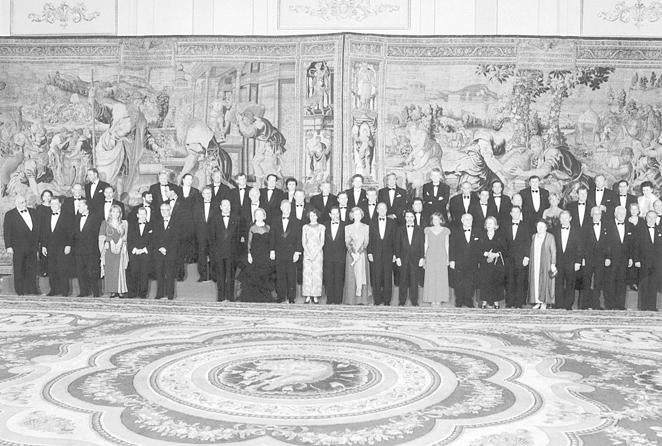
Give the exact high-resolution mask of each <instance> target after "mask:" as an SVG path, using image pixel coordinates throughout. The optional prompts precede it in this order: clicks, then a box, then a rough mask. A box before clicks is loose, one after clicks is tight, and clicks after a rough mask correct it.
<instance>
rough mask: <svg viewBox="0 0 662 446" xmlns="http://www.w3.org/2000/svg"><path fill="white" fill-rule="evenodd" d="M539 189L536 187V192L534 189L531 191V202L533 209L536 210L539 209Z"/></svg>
mask: <svg viewBox="0 0 662 446" xmlns="http://www.w3.org/2000/svg"><path fill="white" fill-rule="evenodd" d="M540 194H541V192H540V189H538V192H537V193H536V192H535V191H533V190H532V191H531V202H532V203H533V210H534V211H536V212H538V211H539V210H540Z"/></svg>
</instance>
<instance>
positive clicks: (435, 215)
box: [430, 212, 446, 226]
mask: <svg viewBox="0 0 662 446" xmlns="http://www.w3.org/2000/svg"><path fill="white" fill-rule="evenodd" d="M434 217H439V220H441V224H442V226H443V225H445V224H446V219H445V218H444V216H443V215H442V213H441V212H433V213H432V215H430V226H432V219H434Z"/></svg>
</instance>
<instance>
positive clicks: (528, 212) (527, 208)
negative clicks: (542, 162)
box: [519, 187, 549, 225]
mask: <svg viewBox="0 0 662 446" xmlns="http://www.w3.org/2000/svg"><path fill="white" fill-rule="evenodd" d="M538 191H539V192H538V193H539V194H540V207H539V208H538V211H536V210H535V208H534V206H533V193H532V192H531V188H530V187H526V188H524V189H522V190H521V191H520V193H519V194H520V195H521V196H522V213H523V214H524V215H525V218H526V219H527V221H528V222H529V223H530V224H531V225H533V224H535V222H536V221H538V220H540V219H541V218H542V213H543V212H544V211H545V209H547V208H548V207H549V191H548V190H547V189H544V188H542V187H540V188H538Z"/></svg>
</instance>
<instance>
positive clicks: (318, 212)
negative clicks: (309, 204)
mask: <svg viewBox="0 0 662 446" xmlns="http://www.w3.org/2000/svg"><path fill="white" fill-rule="evenodd" d="M310 214H315V217H317V219H318V220H319V218H320V211H318V210H317V208H310V210H309V211H308V215H310Z"/></svg>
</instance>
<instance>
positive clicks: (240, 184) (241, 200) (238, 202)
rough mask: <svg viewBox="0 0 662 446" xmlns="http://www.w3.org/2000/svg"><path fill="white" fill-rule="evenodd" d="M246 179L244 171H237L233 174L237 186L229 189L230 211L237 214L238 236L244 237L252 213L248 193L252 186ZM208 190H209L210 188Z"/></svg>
mask: <svg viewBox="0 0 662 446" xmlns="http://www.w3.org/2000/svg"><path fill="white" fill-rule="evenodd" d="M247 181H248V178H247V177H246V174H245V173H244V172H241V173H238V174H237V175H236V176H235V182H236V183H237V187H235V188H234V189H230V203H231V204H232V212H233V213H235V214H236V215H238V216H239V226H240V228H239V236H240V237H244V238H246V234H247V233H248V228H249V227H250V225H251V224H252V223H253V214H252V213H251V200H250V193H251V189H252V188H251V187H250V186H248V184H247ZM209 190H210V191H211V188H210V189H209ZM258 202H259V195H258ZM244 254H245V252H244Z"/></svg>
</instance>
